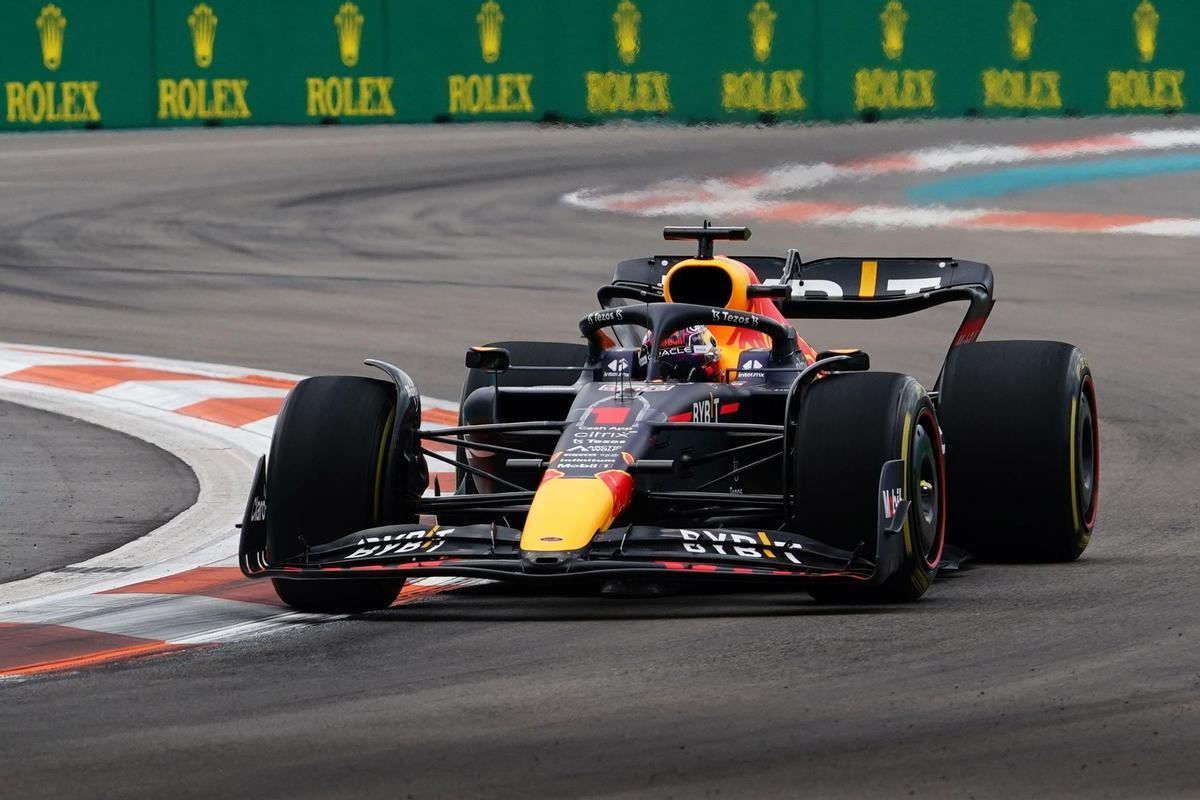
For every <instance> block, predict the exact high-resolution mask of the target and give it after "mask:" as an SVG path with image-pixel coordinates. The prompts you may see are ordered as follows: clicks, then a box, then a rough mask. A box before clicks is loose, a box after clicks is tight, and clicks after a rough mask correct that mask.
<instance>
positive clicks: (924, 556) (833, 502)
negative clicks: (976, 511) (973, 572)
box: [791, 372, 946, 603]
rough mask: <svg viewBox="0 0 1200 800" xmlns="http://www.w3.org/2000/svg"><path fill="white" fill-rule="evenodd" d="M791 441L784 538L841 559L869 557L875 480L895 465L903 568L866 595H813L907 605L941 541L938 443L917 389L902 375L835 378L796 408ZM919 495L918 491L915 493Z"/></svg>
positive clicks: (933, 569)
mask: <svg viewBox="0 0 1200 800" xmlns="http://www.w3.org/2000/svg"><path fill="white" fill-rule="evenodd" d="M799 414H800V417H799V419H798V420H797V429H796V441H795V473H794V474H795V476H796V477H795V479H796V487H795V488H796V493H797V495H796V496H797V509H796V512H795V514H794V515H793V518H792V522H791V525H792V530H795V531H797V532H799V533H804V534H806V535H809V536H812V537H813V538H815V539H818V540H819V541H822V542H826V543H828V544H830V545H832V546H834V547H838V548H841V549H843V550H851V551H852V550H854V549H855V548H856V547H858V546H859V544H860V543H861V544H863V545H864V547H865V549H866V552H867V553H872V552H873V551H874V548H875V543H876V537H877V530H878V527H879V502H880V500H879V476H880V472H881V471H882V469H883V465H884V463H885V462H888V461H894V460H897V459H902V460H904V461H905V462H906V463H905V480H904V487H903V492H904V499H905V500H909V501H911V505H910V508H909V516H908V519H907V520H906V521H905V526H904V532H903V534H901V535H903V536H904V543H905V544H904V552H905V555H904V561H903V563H902V565H901V567H900V568H899V569H898V570H896V571H895V572H894V573H893V574H892V575H891V576H889V577H888V578H887V579H885V581H884V582H883V583H882V584H879V585H877V586H873V587H859V586H847V585H842V586H828V587H817V588H815V589H813V590H812V591H811V592H810V594H812V596H813V597H814V598H816V599H817V600H820V601H822V602H876V603H879V602H882V603H896V602H907V601H911V600H916V599H917V598H919V597H920V596H921V595H923V594H925V591H926V590H927V589H928V588H929V585H930V584H931V583H932V582H933V579H934V577H935V576H936V575H937V570H938V564H939V562H940V560H941V553H942V547H943V544H944V542H945V497H946V496H945V471H944V466H943V463H942V447H941V435H940V432H939V430H938V424H937V417H936V415H935V413H934V409H933V404H932V403H931V402H930V400H929V395H928V394H927V393H926V392H925V389H924V388H923V387H922V386H921V385H920V384H919V383H918V382H917V381H916V380H915V379H914V378H911V377H909V376H907V375H898V374H895V373H887V372H865V373H837V374H833V375H830V376H828V377H826V378H822V379H820V380H818V381H816V382H815V383H813V384H812V386H810V387H809V388H808V389H807V390H806V392H805V394H804V396H803V398H802V400H801V403H800V410H799ZM923 486H924V488H923Z"/></svg>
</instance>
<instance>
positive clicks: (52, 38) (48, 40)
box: [35, 4, 67, 70]
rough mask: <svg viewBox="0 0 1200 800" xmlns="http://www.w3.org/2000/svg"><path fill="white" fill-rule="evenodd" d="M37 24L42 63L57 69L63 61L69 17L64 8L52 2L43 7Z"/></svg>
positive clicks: (50, 68)
mask: <svg viewBox="0 0 1200 800" xmlns="http://www.w3.org/2000/svg"><path fill="white" fill-rule="evenodd" d="M35 24H36V25H37V30H38V38H39V39H40V40H41V43H42V63H43V64H45V65H46V69H48V70H56V69H58V65H59V64H61V63H62V52H63V29H64V28H66V27H67V18H66V17H64V16H63V13H62V9H60V8H59V7H58V6H56V5H54V4H51V5H48V6H46V7H45V8H43V9H42V13H41V14H38V18H37V22H36V23H35Z"/></svg>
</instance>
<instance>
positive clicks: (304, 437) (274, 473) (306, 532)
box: [266, 376, 415, 614]
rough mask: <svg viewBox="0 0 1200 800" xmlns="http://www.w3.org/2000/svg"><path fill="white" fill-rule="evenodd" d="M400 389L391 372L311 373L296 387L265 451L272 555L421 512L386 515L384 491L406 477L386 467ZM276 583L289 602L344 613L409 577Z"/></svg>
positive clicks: (367, 605) (384, 598)
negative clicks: (381, 376) (385, 377)
mask: <svg viewBox="0 0 1200 800" xmlns="http://www.w3.org/2000/svg"><path fill="white" fill-rule="evenodd" d="M395 392H396V390H395V388H394V387H393V386H392V384H390V383H388V382H386V381H380V380H374V379H372V378H359V377H350V376H326V377H319V378H307V379H305V380H303V381H300V382H299V383H297V384H296V386H295V388H293V389H292V391H291V393H290V394H289V395H288V397H287V401H286V402H285V403H284V406H283V409H282V410H281V412H280V414H279V419H278V421H277V422H276V424H275V435H274V436H273V437H272V439H271V452H270V455H269V457H268V459H267V487H266V488H267V493H266V497H267V532H266V536H267V561H268V563H271V564H278V563H281V562H284V561H288V560H290V559H294V558H296V557H297V556H299V555H301V554H302V553H303V552H304V550H305V548H306V547H314V546H317V545H322V544H327V543H329V542H332V541H334V540H335V539H338V538H340V537H342V536H345V535H346V534H349V533H353V532H354V531H359V530H363V529H364V528H370V527H374V526H376V525H382V524H385V523H396V522H405V521H415V518H413V519H407V520H406V519H403V518H402V517H403V516H404V515H399V516H400V517H401V518H394V519H385V516H386V509H387V508H389V507H391V506H392V503H391V502H387V501H388V500H389V498H387V497H386V496H385V495H386V493H387V492H388V490H389V487H394V486H406V485H408V483H407V481H404V480H401V479H399V477H398V476H396V475H394V474H393V475H385V471H386V470H387V467H388V463H387V458H386V456H387V447H388V444H389V442H390V440H391V437H392V428H393V426H394V425H395V424H397V422H396V401H395ZM396 461H397V462H398V461H399V460H396ZM400 463H402V462H400ZM400 477H402V476H400ZM272 583H273V584H274V586H275V593H276V594H277V595H278V596H279V599H280V600H282V601H283V602H284V603H286V604H287V605H289V606H291V607H292V608H295V609H297V610H300V611H312V612H320V613H335V614H337V613H340V614H346V613H356V612H361V611H371V610H375V609H381V608H387V607H388V606H390V605H391V604H392V603H393V602H394V601H395V600H396V597H397V596H398V595H399V593H400V589H401V588H402V587H403V586H404V579H403V578H401V579H399V580H395V579H387V580H380V579H349V580H295V579H287V578H273V579H272Z"/></svg>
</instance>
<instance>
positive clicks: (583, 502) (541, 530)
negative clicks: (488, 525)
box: [521, 478, 613, 551]
mask: <svg viewBox="0 0 1200 800" xmlns="http://www.w3.org/2000/svg"><path fill="white" fill-rule="evenodd" d="M612 520H613V494H612V490H611V489H609V487H608V485H607V484H605V483H604V481H602V480H600V479H599V478H555V479H554V480H550V481H546V482H545V483H543V484H542V485H541V487H539V488H538V490H537V494H536V495H534V498H533V504H532V505H531V506H530V508H529V516H528V517H527V518H526V520H525V530H524V531H522V532H521V549H522V550H535V551H538V550H540V551H551V550H580V549H582V548H584V547H587V546H588V545H589V544H591V541H592V537H593V536H595V535H596V533H597V532H598V531H602V530H605V529H606V528H608V526H609V525H611V524H612Z"/></svg>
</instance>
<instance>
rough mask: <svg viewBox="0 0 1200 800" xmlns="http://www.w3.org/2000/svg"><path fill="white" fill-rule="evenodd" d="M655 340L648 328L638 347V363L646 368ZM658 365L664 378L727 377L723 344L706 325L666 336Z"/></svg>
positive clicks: (705, 379) (715, 379)
mask: <svg viewBox="0 0 1200 800" xmlns="http://www.w3.org/2000/svg"><path fill="white" fill-rule="evenodd" d="M651 341H652V335H651V332H650V331H647V332H646V335H645V336H644V337H642V346H641V348H640V349H639V350H638V365H639V366H641V367H642V368H643V369H645V368H646V367H647V365H648V364H649V363H650V349H651V347H650V343H651ZM658 364H659V368H658V376H659V377H660V378H662V379H664V380H674V381H688V382H690V381H699V382H719V381H721V380H722V379H723V378H724V377H725V375H724V370H723V369H721V346H720V345H719V344H717V337H715V336H713V334H712V331H710V330H709V329H708V328H706V327H705V326H703V325H692V326H691V327H688V328H684V329H683V330H679V331H675V332H674V333H672V334H671V335H670V336H667V337H665V338H663V340H662V341H661V342H660V343H659V351H658Z"/></svg>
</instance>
